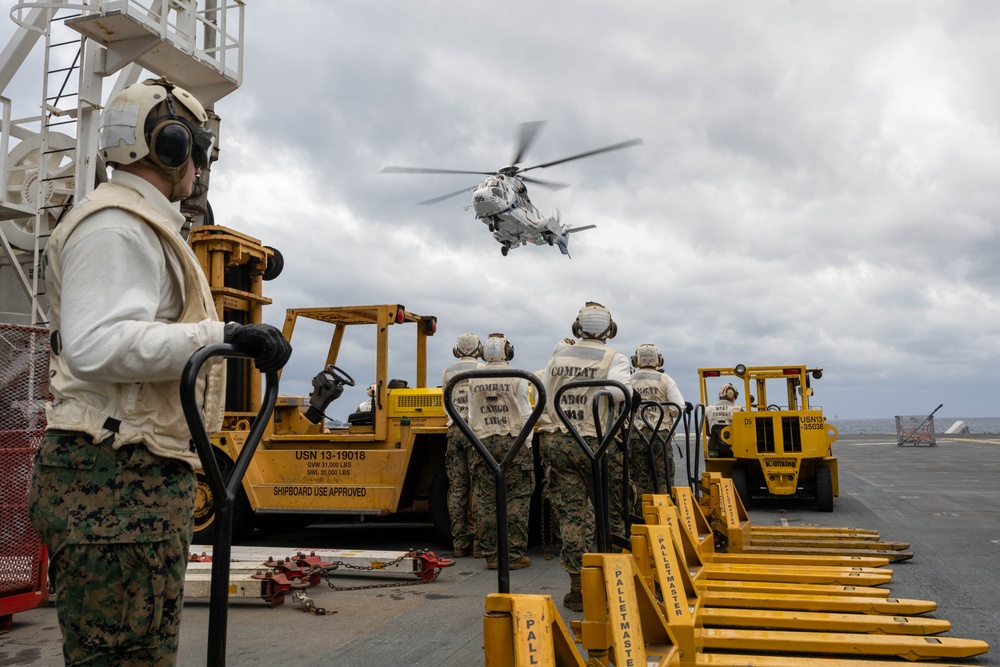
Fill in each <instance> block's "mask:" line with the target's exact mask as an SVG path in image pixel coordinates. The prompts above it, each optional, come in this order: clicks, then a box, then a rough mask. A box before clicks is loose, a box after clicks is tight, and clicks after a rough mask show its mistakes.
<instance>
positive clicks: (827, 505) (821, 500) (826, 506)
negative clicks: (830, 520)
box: [816, 465, 833, 512]
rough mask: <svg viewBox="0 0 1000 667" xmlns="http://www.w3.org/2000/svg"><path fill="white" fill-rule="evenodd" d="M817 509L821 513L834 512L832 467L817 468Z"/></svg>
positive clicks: (820, 466) (822, 466)
mask: <svg viewBox="0 0 1000 667" xmlns="http://www.w3.org/2000/svg"><path fill="white" fill-rule="evenodd" d="M816 509H818V510H819V511H820V512H832V511H833V473H832V472H830V466H826V465H817V466H816Z"/></svg>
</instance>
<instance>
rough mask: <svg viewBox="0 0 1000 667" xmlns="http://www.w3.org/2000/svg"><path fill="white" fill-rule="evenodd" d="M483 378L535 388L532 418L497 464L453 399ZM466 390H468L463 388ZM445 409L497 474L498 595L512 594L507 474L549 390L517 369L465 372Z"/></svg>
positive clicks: (448, 393)
mask: <svg viewBox="0 0 1000 667" xmlns="http://www.w3.org/2000/svg"><path fill="white" fill-rule="evenodd" d="M483 378H520V379H522V380H525V381H526V382H528V383H529V384H531V385H532V386H533V387H534V389H535V407H534V408H533V409H532V411H531V414H530V415H529V416H528V419H527V420H525V422H524V424H523V425H522V426H521V431H520V432H519V433H518V434H517V437H516V438H514V442H513V444H511V446H510V449H508V450H507V453H506V454H505V455H504V457H503V459H502V460H500V461H497V460H496V459H495V458H494V457H493V454H491V453H490V450H488V449H486V445H484V444H483V441H482V440H480V439H479V438H478V437H477V436H476V434H475V433H474V432H473V430H472V427H471V426H469V423H468V422H467V421H466V419H465V418H464V417H463V416H462V415H461V414H460V413H459V412H458V409H457V408H456V407H455V403H454V401H453V399H452V394H453V393H454V392H455V389H456V388H457V387H458V385H459V384H461V383H463V382H466V381H467V380H475V379H483ZM462 391H465V389H462ZM443 394H444V409H445V410H446V411H447V412H448V415H449V416H450V417H451V419H452V421H453V422H454V423H455V425H457V426H458V428H459V430H460V431H462V434H463V435H464V436H465V438H466V439H467V440H468V441H469V443H470V444H471V445H472V448H473V449H474V450H475V451H476V453H477V454H478V455H479V458H481V459H482V460H483V463H484V464H485V465H486V467H487V468H489V469H490V472H491V473H492V474H493V481H494V487H495V488H494V491H495V493H496V508H497V592H498V593H503V594H509V593H510V534H509V530H508V528H507V471H508V470H510V468H511V466H513V465H514V457H516V456H517V454H518V452H519V451H521V447H522V446H523V445H524V443H525V441H526V440H527V439H528V438H529V437H531V436H532V435H533V433H534V430H535V424H536V423H537V422H538V418H539V417H541V416H542V412H543V411H544V410H545V387H544V386H543V385H542V383H541V381H540V380H539V379H538V377H537V376H536V375H535V374H534V373H528V372H527V371H522V370H519V369H516V368H494V369H486V368H481V369H478V370H474V371H464V372H462V373H459V374H457V375H456V376H455V377H453V378H451V379H450V380H448V383H447V384H446V385H445V386H444V390H443Z"/></svg>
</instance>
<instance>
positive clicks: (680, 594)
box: [572, 527, 989, 667]
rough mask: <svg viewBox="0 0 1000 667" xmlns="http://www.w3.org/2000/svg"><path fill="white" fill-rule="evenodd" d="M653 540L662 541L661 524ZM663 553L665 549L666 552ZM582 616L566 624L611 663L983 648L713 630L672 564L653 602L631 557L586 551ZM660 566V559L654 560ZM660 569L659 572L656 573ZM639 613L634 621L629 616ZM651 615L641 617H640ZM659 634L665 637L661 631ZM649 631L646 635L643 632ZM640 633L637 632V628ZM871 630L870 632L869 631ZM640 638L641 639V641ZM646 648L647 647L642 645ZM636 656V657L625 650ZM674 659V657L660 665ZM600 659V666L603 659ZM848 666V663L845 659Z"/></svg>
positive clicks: (910, 654) (746, 661) (909, 654)
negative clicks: (715, 655) (718, 655)
mask: <svg viewBox="0 0 1000 667" xmlns="http://www.w3.org/2000/svg"><path fill="white" fill-rule="evenodd" d="M661 531H662V532H661V535H660V538H663V539H665V540H669V539H670V538H669V536H668V535H666V534H665V533H666V532H668V531H667V529H666V528H665V527H661ZM669 551H671V552H672V549H670V550H669ZM583 565H584V566H583V572H582V577H583V591H584V620H583V621H581V622H579V623H574V624H572V627H573V628H574V629H577V628H578V629H579V631H580V634H579V635H578V637H579V639H580V640H581V642H582V644H583V647H584V648H586V649H587V650H588V653H589V655H590V657H591V658H594V657H596V658H598V659H602V658H603V656H605V655H609V654H613V655H614V659H613V662H614V663H615V664H616V665H623V664H630V663H629V662H628V660H629V659H630V658H632V659H633V660H634V662H633V663H632V664H646V663H643V662H642V661H641V660H639V659H637V658H638V657H645V658H647V659H648V664H650V665H653V664H678V665H680V666H681V667H686V666H688V665H692V666H693V665H698V664H703V662H702V659H701V658H702V656H705V655H708V654H711V653H712V652H714V651H716V650H725V651H751V652H768V653H784V654H796V655H799V656H801V658H800V660H801V662H800V663H799V664H802V665H805V664H809V665H813V664H819V665H825V666H828V667H829V666H832V665H845V664H848V662H847V661H839V660H829V659H824V658H820V657H818V656H823V655H828V654H842V655H850V656H865V655H868V656H881V657H898V658H903V659H905V660H917V659H920V660H925V659H931V660H933V659H937V658H945V659H953V658H967V657H972V656H975V655H980V654H982V653H985V652H987V651H988V650H989V646H988V645H987V644H986V643H985V642H982V641H978V640H969V639H957V638H951V637H925V636H906V635H886V634H858V633H847V632H811V631H788V630H766V631H764V630H746V629H737V630H734V629H716V628H705V627H702V624H703V620H704V616H703V611H702V606H701V601H700V600H697V599H691V598H689V597H688V593H687V590H685V587H684V586H682V585H677V584H679V583H680V581H679V580H680V577H677V575H678V574H682V573H683V570H682V569H681V568H679V567H677V565H678V564H677V562H676V561H675V562H674V570H673V575H672V576H673V579H672V581H673V582H674V585H672V586H668V587H666V588H663V589H661V590H662V594H663V602H662V603H661V602H659V601H658V600H657V599H656V597H655V596H654V595H653V593H652V589H651V588H650V587H649V586H648V585H647V584H646V581H645V578H644V577H643V576H642V574H641V572H640V571H639V569H638V568H637V567H636V564H635V561H634V560H633V558H632V556H631V555H619V554H587V555H585V556H584V563H583ZM657 566H658V567H661V566H662V569H663V570H666V562H664V561H661V562H658V563H657ZM662 574H665V573H661V575H662ZM636 612H638V616H639V617H640V618H639V619H636ZM650 613H652V614H655V618H653V619H647V618H645V616H646V615H647V614H650ZM660 628H662V629H664V630H665V631H666V637H663V635H662V634H661V633H660V631H659V630H660ZM648 629H652V630H653V632H652V633H650V632H648ZM640 631H641V632H642V636H637V635H638V633H639V632H640ZM876 632H877V631H876ZM642 637H645V639H643V638H642ZM642 642H648V645H647V653H646V655H645V656H638V655H637V652H638V648H637V647H638V646H639V645H640V644H641V643H642ZM650 647H651V648H652V650H648V649H649V648H650ZM633 653H635V654H636V655H632V654H633ZM757 657H758V656H753V655H752V654H751V655H746V654H745V655H742V656H739V657H738V658H737V656H734V655H727V656H726V657H725V658H723V659H724V660H733V661H734V662H733V663H732V664H741V665H752V664H756V663H755V661H756V660H757ZM673 658H676V662H665V660H671V659H673ZM602 664H603V663H602ZM850 664H853V663H850Z"/></svg>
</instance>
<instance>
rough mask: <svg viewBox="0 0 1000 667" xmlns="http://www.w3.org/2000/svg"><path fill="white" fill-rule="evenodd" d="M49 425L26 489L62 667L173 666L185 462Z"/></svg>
mask: <svg viewBox="0 0 1000 667" xmlns="http://www.w3.org/2000/svg"><path fill="white" fill-rule="evenodd" d="M111 442H112V440H111V439H110V438H109V439H107V440H105V441H104V442H101V443H98V444H94V443H93V442H92V441H91V440H90V438H89V436H86V435H83V434H81V433H75V432H67V431H55V430H51V431H48V432H47V433H46V435H45V438H44V439H43V440H42V444H41V446H40V447H39V449H38V452H37V453H36V454H35V464H34V471H33V473H32V478H31V486H30V488H29V491H28V508H29V513H30V516H31V522H32V524H33V525H34V526H35V529H36V530H37V531H38V533H39V535H41V537H42V541H43V542H44V543H45V546H46V547H47V548H48V551H49V559H50V562H49V575H50V580H51V583H52V587H53V589H54V590H55V599H56V612H57V614H58V617H59V629H60V631H61V632H62V637H63V656H64V657H65V660H66V664H67V665H91V666H104V665H108V666H111V665H115V666H119V665H125V666H132V665H134V666H136V667H138V666H140V665H143V666H146V667H149V666H150V665H152V666H155V667H169V666H172V665H175V664H176V653H177V646H178V637H179V632H180V622H181V608H182V606H183V594H184V573H185V570H186V568H187V559H188V547H189V546H190V543H191V532H192V529H193V512H194V500H195V476H194V472H193V471H192V470H191V468H190V466H188V465H187V464H186V463H183V462H181V461H173V460H170V459H165V458H161V457H159V456H156V455H155V454H152V453H150V452H149V450H147V449H146V448H145V447H143V446H142V445H126V446H124V447H122V448H121V449H118V450H115V449H113V448H112V447H111Z"/></svg>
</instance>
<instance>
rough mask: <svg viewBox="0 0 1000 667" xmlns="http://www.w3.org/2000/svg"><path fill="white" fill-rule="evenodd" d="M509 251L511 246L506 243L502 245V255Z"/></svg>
mask: <svg viewBox="0 0 1000 667" xmlns="http://www.w3.org/2000/svg"><path fill="white" fill-rule="evenodd" d="M508 252H510V248H509V247H507V246H505V245H502V246H500V254H501V255H503V256H504V257H506V256H507V253H508Z"/></svg>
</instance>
